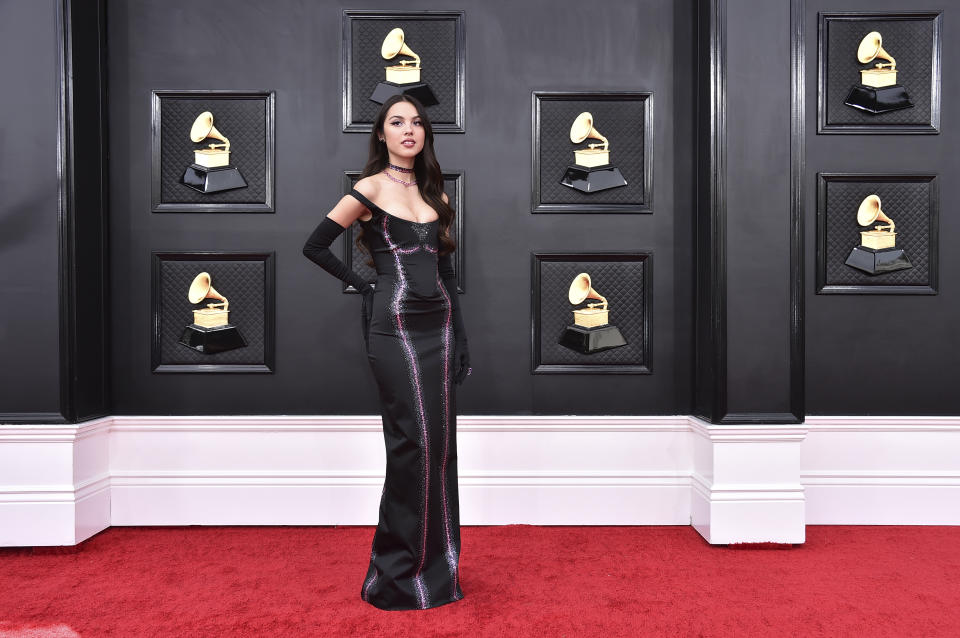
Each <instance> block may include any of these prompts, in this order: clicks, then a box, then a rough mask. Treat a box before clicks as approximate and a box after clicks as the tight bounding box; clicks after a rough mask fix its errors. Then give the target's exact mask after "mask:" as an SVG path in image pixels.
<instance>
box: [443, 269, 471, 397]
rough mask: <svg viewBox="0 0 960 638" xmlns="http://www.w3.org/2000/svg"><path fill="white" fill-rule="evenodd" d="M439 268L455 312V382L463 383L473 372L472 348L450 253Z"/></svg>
mask: <svg viewBox="0 0 960 638" xmlns="http://www.w3.org/2000/svg"><path fill="white" fill-rule="evenodd" d="M437 270H438V272H439V273H440V278H441V279H442V280H443V286H444V288H446V289H447V294H448V296H449V297H450V306H451V310H452V312H453V343H454V346H453V382H454V383H456V384H457V385H460V384H461V383H463V381H464V380H465V379H466V378H467V376H468V375H469V374H470V373H471V372H473V370H472V369H471V368H470V350H469V348H468V347H467V332H466V330H465V329H464V327H463V315H462V314H461V312H460V296H459V295H458V294H457V276H456V273H455V272H454V270H453V259H452V258H451V256H450V254H446V255H443V256H442V257H440V260H439V261H438V262H437Z"/></svg>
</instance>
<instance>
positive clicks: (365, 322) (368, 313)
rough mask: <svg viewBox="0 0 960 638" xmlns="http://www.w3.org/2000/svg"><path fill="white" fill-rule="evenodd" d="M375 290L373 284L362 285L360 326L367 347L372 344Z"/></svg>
mask: <svg viewBox="0 0 960 638" xmlns="http://www.w3.org/2000/svg"><path fill="white" fill-rule="evenodd" d="M373 291H374V288H373V286H372V285H371V284H364V285H362V286H360V327H361V329H362V330H363V343H364V345H366V346H367V347H369V346H370V321H371V320H372V319H373Z"/></svg>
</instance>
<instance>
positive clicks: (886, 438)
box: [800, 416, 960, 525]
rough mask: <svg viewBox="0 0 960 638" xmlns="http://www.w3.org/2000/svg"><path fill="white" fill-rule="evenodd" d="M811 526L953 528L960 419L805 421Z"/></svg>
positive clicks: (958, 500) (957, 508)
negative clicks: (931, 526) (808, 431)
mask: <svg viewBox="0 0 960 638" xmlns="http://www.w3.org/2000/svg"><path fill="white" fill-rule="evenodd" d="M807 427H808V428H809V430H810V433H809V436H808V440H807V442H806V444H805V445H804V450H803V471H802V473H801V477H800V480H801V481H802V482H803V484H804V485H805V486H806V488H807V523H808V524H810V525H841V524H846V525H859V524H868V525H960V418H958V417H953V416H948V417H834V416H830V417H826V416H811V417H808V418H807Z"/></svg>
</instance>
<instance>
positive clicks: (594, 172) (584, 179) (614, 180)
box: [560, 164, 627, 193]
mask: <svg viewBox="0 0 960 638" xmlns="http://www.w3.org/2000/svg"><path fill="white" fill-rule="evenodd" d="M560 183H561V184H563V185H564V186H569V187H570V188H573V189H576V190H578V191H580V192H581V193H596V192H597V191H603V190H607V189H608V188H617V187H618V186H626V185H627V180H625V179H623V174H622V173H621V172H620V169H619V168H617V167H616V166H613V165H612V164H605V165H603V166H592V167H586V166H577V165H576V164H570V165H569V166H567V172H566V173H564V174H563V179H562V180H560Z"/></svg>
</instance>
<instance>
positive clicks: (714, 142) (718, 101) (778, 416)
mask: <svg viewBox="0 0 960 638" xmlns="http://www.w3.org/2000/svg"><path fill="white" fill-rule="evenodd" d="M798 4H799V0H796V1H795V2H791V1H790V0H777V1H776V2H768V3H757V2H749V1H748V0H703V1H702V2H700V4H699V16H698V36H697V45H698V49H699V55H698V59H699V61H700V66H699V69H698V97H697V109H698V111H697V113H698V114H697V131H698V144H697V146H698V149H697V157H698V165H697V209H696V223H697V232H696V240H695V241H696V255H697V258H696V261H697V263H696V268H697V279H696V299H695V307H696V329H695V362H696V372H695V390H694V414H695V415H696V416H699V417H701V418H703V419H706V420H708V421H711V422H713V423H795V422H798V421H802V420H803V405H802V404H803V386H802V381H803V374H802V361H803V339H802V316H803V313H802V295H801V293H802V270H801V267H800V266H801V250H800V237H801V235H800V233H799V219H800V216H801V214H802V206H801V201H800V200H799V197H798V196H797V194H798V193H799V185H800V181H801V180H800V175H801V171H802V158H803V155H802V147H800V146H799V142H798V140H800V139H802V136H800V134H799V132H798V128H797V127H801V128H802V103H801V102H799V100H798V97H797V96H798V94H799V95H800V96H802V92H798V91H797V90H796V89H795V87H794V84H795V82H796V79H797V78H798V77H802V75H798V72H797V68H796V67H797V65H798V64H799V61H800V59H801V58H800V57H798V56H797V52H796V50H795V45H794V43H795V42H796V41H797V39H796V38H792V37H791V34H792V30H793V28H794V26H797V25H798V17H797V16H798V15H799V11H798V9H797V7H798ZM758 52H762V55H758Z"/></svg>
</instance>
